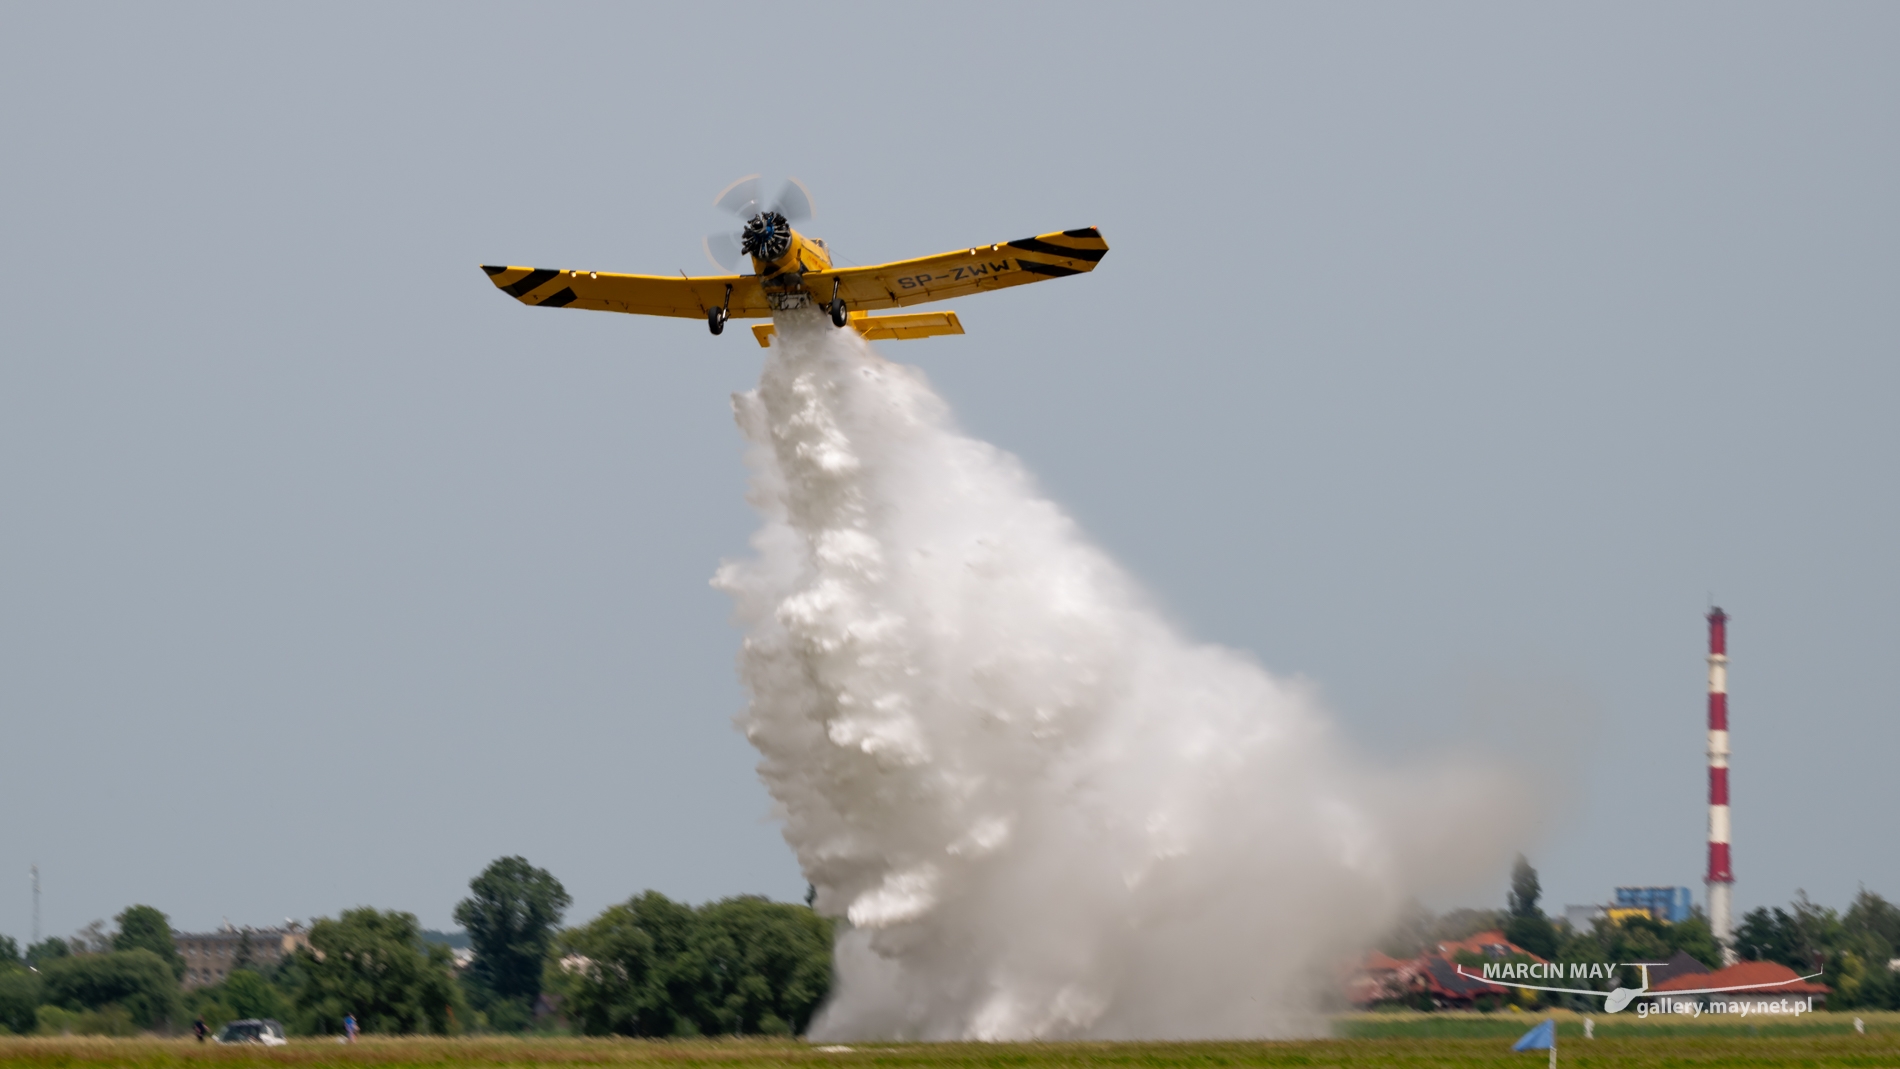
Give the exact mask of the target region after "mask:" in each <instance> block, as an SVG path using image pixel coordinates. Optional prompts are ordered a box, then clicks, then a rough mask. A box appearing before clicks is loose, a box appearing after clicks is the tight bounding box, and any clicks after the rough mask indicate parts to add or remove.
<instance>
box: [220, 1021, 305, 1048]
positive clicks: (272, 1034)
mask: <svg viewBox="0 0 1900 1069" xmlns="http://www.w3.org/2000/svg"><path fill="white" fill-rule="evenodd" d="M218 1042H220V1043H262V1044H263V1045H265V1046H266V1047H281V1046H283V1045H284V1044H285V1043H287V1042H289V1040H287V1039H285V1038H284V1026H283V1025H281V1024H278V1023H277V1022H276V1021H271V1020H263V1021H260V1020H258V1019H257V1018H255V1017H249V1018H246V1019H244V1020H242V1021H232V1022H231V1023H230V1024H227V1025H225V1026H224V1027H223V1028H222V1029H221V1030H219V1032H218Z"/></svg>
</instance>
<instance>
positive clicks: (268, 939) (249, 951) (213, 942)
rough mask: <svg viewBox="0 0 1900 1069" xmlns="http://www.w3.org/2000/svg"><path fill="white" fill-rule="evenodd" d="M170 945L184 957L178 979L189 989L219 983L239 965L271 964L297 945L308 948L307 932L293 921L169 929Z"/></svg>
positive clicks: (295, 948) (293, 950)
mask: <svg viewBox="0 0 1900 1069" xmlns="http://www.w3.org/2000/svg"><path fill="white" fill-rule="evenodd" d="M172 945H173V946H176V947H177V948H178V953H179V956H181V957H183V958H184V959H185V975H184V978H183V980H181V981H180V982H181V983H182V984H183V985H184V987H185V990H187V991H189V990H191V989H192V988H198V987H209V986H210V985H212V984H217V983H223V982H224V979H225V978H226V977H228V976H230V975H231V970H232V969H235V968H237V967H238V966H239V965H242V964H246V963H248V964H250V965H251V966H252V967H254V968H263V967H265V966H268V965H275V964H277V963H278V962H280V961H283V960H284V959H285V958H287V957H289V956H290V955H291V954H293V953H295V952H296V950H297V949H298V948H299V947H306V948H307V947H309V946H310V934H309V932H308V930H306V929H305V928H304V926H303V925H301V924H298V923H296V922H294V921H293V922H290V923H289V924H288V925H286V926H285V927H282V928H234V927H232V926H231V925H229V924H227V925H225V926H224V927H223V928H220V929H218V930H217V931H215V932H173V933H172Z"/></svg>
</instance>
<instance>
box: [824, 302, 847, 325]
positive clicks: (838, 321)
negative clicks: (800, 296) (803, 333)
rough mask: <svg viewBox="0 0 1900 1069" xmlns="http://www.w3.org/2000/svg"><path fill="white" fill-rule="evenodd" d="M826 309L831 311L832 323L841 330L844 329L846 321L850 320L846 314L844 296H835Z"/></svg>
mask: <svg viewBox="0 0 1900 1069" xmlns="http://www.w3.org/2000/svg"><path fill="white" fill-rule="evenodd" d="M826 310H827V311H829V312H830V313H831V325H832V326H834V327H837V328H839V329H840V330H842V329H844V325H845V323H847V322H849V320H848V319H847V318H846V316H845V314H844V298H843V297H833V298H832V299H831V304H830V305H828V306H827V307H826Z"/></svg>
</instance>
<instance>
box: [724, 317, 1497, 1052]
mask: <svg viewBox="0 0 1900 1069" xmlns="http://www.w3.org/2000/svg"><path fill="white" fill-rule="evenodd" d="M734 411H735V415H736V418H737V421H738V424H739V427H740V429H741V430H742V431H743V433H744V435H745V438H746V440H747V442H748V443H749V450H748V464H749V466H750V468H751V472H752V483H751V493H750V500H751V502H752V504H753V505H754V507H755V508H756V509H757V510H758V511H759V512H760V513H761V515H762V517H763V523H762V525H761V527H760V528H759V530H758V532H757V533H756V535H755V536H754V537H753V540H752V546H753V551H754V552H753V555H752V556H751V557H750V558H749V559H746V560H743V561H736V562H731V563H728V564H726V565H725V566H724V567H722V568H721V569H720V571H719V573H718V576H717V578H716V579H715V585H717V586H718V587H720V588H721V589H723V590H725V591H727V592H728V593H729V594H730V595H731V596H732V598H733V599H734V602H735V604H736V612H737V616H738V619H739V622H740V623H741V625H742V626H743V627H744V628H745V632H746V637H745V641H744V646H743V651H742V653H741V655H740V671H741V674H742V676H743V679H744V682H745V685H746V687H747V689H748V691H749V694H750V701H749V704H748V706H747V708H746V710H745V712H744V713H743V714H742V715H741V716H740V718H739V724H740V726H741V728H742V729H743V730H744V731H745V734H746V737H747V738H748V739H749V740H751V742H752V744H753V745H754V746H755V747H757V748H758V750H759V752H760V754H761V755H762V758H763V759H762V761H761V763H760V765H759V773H760V775H761V777H762V778H763V779H764V781H765V784H766V786H767V788H768V789H769V790H770V792H771V794H772V797H773V798H774V799H775V801H776V805H777V810H778V812H777V815H778V817H779V819H780V820H782V821H783V825H784V833H785V838H786V840H787V842H789V843H790V845H791V846H792V848H793V850H794V851H796V853H797V856H798V860H799V863H800V865H801V866H802V867H803V869H804V872H805V875H806V877H807V878H808V879H809V880H810V881H811V883H812V885H813V886H814V888H815V889H816V892H817V897H816V900H815V905H816V908H817V909H818V910H819V911H821V912H823V913H826V914H829V915H831V916H834V917H838V918H841V923H840V925H839V930H840V936H839V940H838V945H837V973H836V982H835V984H834V987H833V994H832V997H831V999H830V1001H829V1003H828V1004H827V1005H826V1007H825V1008H824V1010H823V1011H822V1012H821V1013H820V1015H819V1017H818V1019H817V1020H816V1021H814V1023H813V1026H812V1031H811V1034H812V1036H813V1037H814V1038H819V1039H865V1038H888V1039H924V1040H948V1039H985V1040H1005V1039H1056V1038H1074V1037H1093V1038H1192V1037H1212V1036H1274V1035H1291V1034H1300V1033H1305V1032H1310V1031H1312V1030H1314V1029H1315V1028H1316V1026H1317V1020H1318V1019H1317V1017H1316V1014H1317V1013H1318V1012H1319V1011H1321V1010H1322V1009H1323V1008H1324V1003H1325V999H1326V998H1327V996H1328V995H1329V993H1331V992H1333V991H1336V990H1337V989H1338V980H1339V973H1338V971H1337V970H1338V968H1339V966H1340V964H1341V961H1342V959H1343V958H1344V957H1346V956H1347V955H1349V954H1351V953H1352V951H1353V950H1355V949H1356V948H1359V947H1362V946H1363V945H1365V942H1366V941H1367V940H1368V939H1370V938H1371V937H1373V936H1375V935H1376V934H1377V932H1378V929H1379V928H1381V927H1382V926H1383V925H1384V924H1385V923H1387V922H1388V921H1389V920H1390V919H1391V918H1392V917H1393V916H1394V914H1395V912H1396V910H1397V909H1398V908H1399V906H1400V905H1401V903H1402V902H1403V901H1404V899H1405V898H1406V896H1407V895H1409V894H1412V893H1415V892H1418V891H1420V890H1422V889H1425V888H1427V887H1429V886H1430V885H1431V884H1432V882H1433V881H1434V880H1437V879H1440V878H1442V877H1444V876H1446V875H1447V874H1448V873H1452V872H1456V871H1457V870H1459V869H1460V868H1461V867H1466V866H1470V867H1478V868H1483V869H1485V870H1487V871H1488V870H1490V869H1491V868H1492V867H1493V866H1494V865H1495V864H1496V857H1497V848H1498V847H1500V846H1501V845H1502V844H1503V843H1504V842H1505V841H1506V839H1507V838H1508V835H1507V834H1506V831H1507V829H1505V828H1504V827H1503V826H1502V822H1503V821H1505V820H1508V819H1510V818H1509V817H1504V816H1499V815H1498V814H1499V813H1500V810H1503V811H1509V810H1510V809H1511V806H1510V805H1509V803H1508V802H1505V801H1503V800H1501V799H1499V798H1496V797H1491V798H1489V799H1485V798H1481V797H1480V793H1481V792H1480V791H1479V790H1478V783H1479V781H1478V780H1476V779H1474V778H1473V777H1471V776H1468V775H1462V774H1459V771H1458V770H1454V769H1451V768H1440V769H1438V770H1436V771H1433V770H1422V769H1414V770H1411V771H1407V772H1403V773H1399V772H1394V771H1393V770H1390V769H1385V770H1374V769H1372V768H1370V767H1368V766H1366V765H1364V764H1363V763H1362V762H1356V761H1354V760H1353V759H1352V758H1351V757H1350V756H1349V755H1347V754H1345V753H1344V752H1343V751H1342V749H1341V747H1340V745H1339V744H1338V742H1337V741H1336V739H1335V737H1334V734H1333V732H1332V730H1331V729H1330V727H1329V725H1328V723H1327V721H1326V719H1325V718H1324V716H1323V714H1322V712H1321V711H1320V709H1319V707H1318V706H1317V704H1316V701H1315V697H1314V695H1313V694H1312V693H1311V692H1310V690H1309V688H1308V687H1307V686H1305V685H1304V684H1301V683H1297V682H1289V681H1287V680H1282V679H1278V678H1275V677H1273V676H1271V675H1269V674H1268V673H1267V672H1266V671H1264V670H1263V669H1262V668H1261V667H1260V666H1259V665H1258V664H1256V663H1255V662H1254V661H1253V660H1251V659H1250V658H1248V657H1247V656H1245V655H1243V654H1241V653H1237V652H1235V651H1232V650H1227V649H1222V648H1219V647H1215V646H1210V645H1204V644H1197V643H1194V642H1191V641H1189V640H1187V639H1185V638H1183V637H1182V636H1181V635H1180V634H1179V633H1178V632H1177V631H1176V630H1175V629H1174V627H1173V626H1172V625H1171V624H1170V623H1169V622H1168V621H1167V620H1166V619H1165V618H1164V617H1163V616H1162V614H1160V613H1159V612H1157V611H1156V610H1155V609H1154V607H1153V606H1152V605H1151V604H1150V603H1149V601H1148V599H1147V598H1146V597H1144V595H1143V593H1142V591H1141V590H1140V589H1139V588H1138V587H1137V585H1136V584H1134V583H1133V582H1132V581H1131V580H1130V578H1129V577H1128V576H1127V575H1126V574H1125V573H1124V572H1123V571H1122V570H1121V569H1120V568H1119V567H1117V565H1116V564H1115V563H1114V562H1113V561H1112V560H1110V559H1109V558H1108V557H1107V556H1106V555H1105V554H1103V553H1102V552H1101V551H1100V550H1099V549H1097V548H1096V547H1095V546H1094V545H1092V544H1091V543H1090V542H1089V541H1088V540H1087V539H1086V538H1085V537H1084V536H1083V534H1082V533H1081V532H1080V531H1079V530H1078V529H1077V527H1076V525H1075V523H1074V522H1073V521H1072V520H1071V519H1070V518H1069V517H1068V516H1067V515H1066V514H1065V513H1064V512H1063V511H1062V510H1061V509H1060V508H1058V507H1057V506H1056V505H1054V504H1053V503H1051V502H1050V501H1049V500H1048V499H1046V498H1045V497H1043V496H1041V495H1040V494H1039V493H1038V491H1037V489H1036V487H1035V485H1034V483H1033V481H1032V480H1031V478H1030V477H1029V475H1028V474H1027V473H1026V472H1025V471H1024V469H1023V468H1022V466H1021V465H1020V464H1019V463H1018V462H1017V461H1016V460H1015V459H1014V458H1013V457H1011V456H1009V455H1007V454H1005V453H1003V452H1002V451H1000V450H998V449H996V448H995V447H993V446H990V445H988V444H986V443H984V442H981V441H978V440H976V439H973V438H971V437H969V436H967V435H965V434H962V433H960V432H959V431H958V430H957V429H956V427H955V425H954V422H953V420H952V418H951V415H950V413H949V411H948V409H947V407H946V405H945V404H944V402H943V401H942V400H941V399H940V398H939V397H938V396H937V395H936V394H935V393H934V392H933V391H932V390H931V388H930V386H929V384H928V383H927V382H926V380H925V379H924V376H923V375H922V373H921V372H919V371H917V370H916V369H913V368H909V367H905V366H902V365H898V364H893V363H890V362H888V361H886V360H884V359H882V358H880V357H879V356H878V355H877V354H876V353H875V352H874V351H872V350H871V348H870V347H869V346H868V345H867V344H866V343H865V342H864V341H863V340H862V339H860V338H859V337H858V336H857V335H856V334H855V333H854V332H852V331H846V330H834V329H832V328H831V327H830V325H829V324H828V323H826V322H824V321H823V320H822V319H821V318H820V317H819V316H817V315H815V314H810V315H806V314H788V315H781V316H780V317H779V322H778V339H777V341H776V343H775V344H774V345H773V348H772V349H771V351H770V354H769V355H768V357H767V360H766V365H765V369H764V372H763V375H762V378H761V381H760V383H759V386H758V388H757V389H756V390H755V391H753V392H751V393H747V394H744V395H740V396H737V397H735V398H734ZM1131 433H1136V434H1141V433H1154V434H1159V433H1162V429H1160V428H1149V429H1145V430H1144V429H1140V428H1137V429H1134V430H1132V431H1131ZM1262 566H1265V567H1270V566H1271V562H1263V564H1262ZM1485 786H1486V790H1487V791H1489V790H1491V789H1494V788H1495V787H1496V780H1495V778H1492V779H1490V780H1489V781H1487V782H1486V784H1485ZM1421 803H1422V804H1421Z"/></svg>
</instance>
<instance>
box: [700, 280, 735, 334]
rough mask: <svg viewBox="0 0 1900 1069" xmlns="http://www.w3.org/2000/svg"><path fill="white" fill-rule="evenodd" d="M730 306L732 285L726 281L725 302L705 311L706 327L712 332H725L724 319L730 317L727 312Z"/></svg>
mask: <svg viewBox="0 0 1900 1069" xmlns="http://www.w3.org/2000/svg"><path fill="white" fill-rule="evenodd" d="M731 307H732V285H731V284H730V283H728V284H727V285H726V303H725V304H722V305H720V306H719V307H717V308H714V309H712V310H710V311H708V312H707V313H706V329H707V330H710V331H712V332H713V333H714V334H723V333H725V330H726V320H727V319H729V318H731V317H730V314H729V313H728V309H730V308H731Z"/></svg>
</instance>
